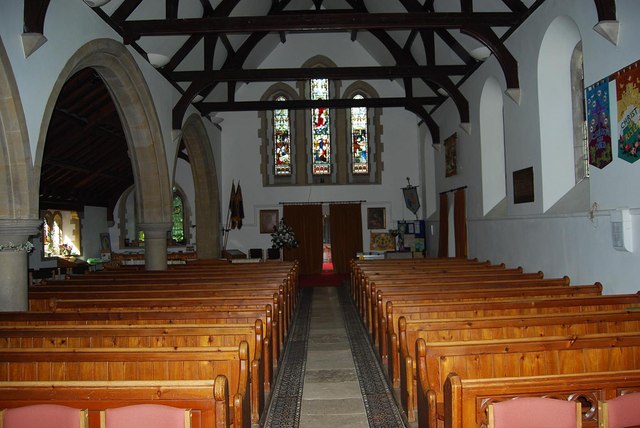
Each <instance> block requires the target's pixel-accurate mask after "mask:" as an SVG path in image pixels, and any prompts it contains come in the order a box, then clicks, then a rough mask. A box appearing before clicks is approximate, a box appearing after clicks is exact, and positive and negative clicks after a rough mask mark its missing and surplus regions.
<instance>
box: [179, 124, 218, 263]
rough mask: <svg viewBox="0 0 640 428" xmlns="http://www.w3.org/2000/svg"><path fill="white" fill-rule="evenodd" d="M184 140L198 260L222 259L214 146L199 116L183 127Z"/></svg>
mask: <svg viewBox="0 0 640 428" xmlns="http://www.w3.org/2000/svg"><path fill="white" fill-rule="evenodd" d="M182 139H183V140H184V144H185V146H186V147H187V153H188V154H189V162H190V164H191V173H192V174H193V184H194V191H195V211H196V212H195V214H196V224H197V227H196V244H197V246H198V258H200V259H213V258H219V257H220V245H219V244H220V227H219V225H220V190H219V186H218V176H217V173H216V165H215V159H214V156H213V151H212V150H211V142H210V141H209V136H208V134H207V130H206V129H205V127H204V124H203V123H202V118H201V117H200V116H199V115H197V114H192V115H191V116H189V117H188V118H187V120H186V121H185V123H184V125H183V127H182ZM179 146H180V145H178V147H179ZM176 161H177V156H176Z"/></svg>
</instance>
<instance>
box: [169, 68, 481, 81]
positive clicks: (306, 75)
mask: <svg viewBox="0 0 640 428" xmlns="http://www.w3.org/2000/svg"><path fill="white" fill-rule="evenodd" d="M468 71H469V68H468V67H467V66H465V65H440V66H437V65H433V66H429V65H414V66H409V65H396V66H383V67H324V68H260V69H254V70H245V69H239V70H213V71H173V72H169V73H166V75H167V77H169V78H170V79H172V80H174V81H176V82H191V81H196V80H199V81H210V82H215V81H221V82H222V81H224V82H227V81H236V82H276V81H286V80H307V79H314V78H321V77H324V78H327V79H349V80H352V79H353V80H355V79H363V80H366V79H399V78H402V77H411V78H423V77H424V76H426V75H440V76H456V75H457V76H462V75H464V74H466V73H467V72H468Z"/></svg>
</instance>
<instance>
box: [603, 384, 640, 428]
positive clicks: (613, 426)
mask: <svg viewBox="0 0 640 428" xmlns="http://www.w3.org/2000/svg"><path fill="white" fill-rule="evenodd" d="M639 425H640V392H634V393H630V394H624V395H620V396H618V397H616V398H613V399H611V400H607V401H600V402H599V403H598V427H599V428H625V427H632V426H639Z"/></svg>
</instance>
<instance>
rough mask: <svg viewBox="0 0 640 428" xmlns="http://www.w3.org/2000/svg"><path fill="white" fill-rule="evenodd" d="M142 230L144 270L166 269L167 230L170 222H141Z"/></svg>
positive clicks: (169, 227)
mask: <svg viewBox="0 0 640 428" xmlns="http://www.w3.org/2000/svg"><path fill="white" fill-rule="evenodd" d="M138 227H139V228H140V229H142V230H143V231H144V266H145V269H146V270H167V232H169V230H170V229H171V223H141V224H139V225H138Z"/></svg>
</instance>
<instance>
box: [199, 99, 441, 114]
mask: <svg viewBox="0 0 640 428" xmlns="http://www.w3.org/2000/svg"><path fill="white" fill-rule="evenodd" d="M440 101H441V99H440V97H415V98H411V97H409V98H405V97H389V98H364V99H353V98H338V99H330V100H287V101H236V102H203V103H200V104H199V107H200V110H201V111H203V112H206V113H211V112H214V111H215V112H219V111H263V110H275V109H282V108H286V109H289V110H302V109H308V108H309V109H311V108H318V107H329V108H350V107H369V108H375V107H406V106H407V105H425V104H426V105H434V104H437V103H439V102H440Z"/></svg>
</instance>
